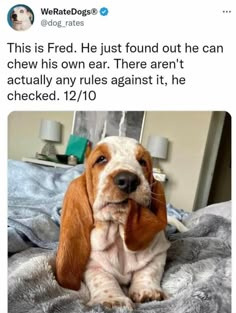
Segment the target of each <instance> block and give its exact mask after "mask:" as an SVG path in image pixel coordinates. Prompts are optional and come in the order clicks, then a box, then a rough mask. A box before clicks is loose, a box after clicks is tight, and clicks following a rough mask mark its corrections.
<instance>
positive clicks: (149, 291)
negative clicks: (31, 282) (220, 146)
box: [56, 137, 170, 309]
mask: <svg viewBox="0 0 236 313" xmlns="http://www.w3.org/2000/svg"><path fill="white" fill-rule="evenodd" d="M166 224H167V216H166V203H165V196H164V192H163V188H162V185H161V183H159V182H158V181H155V180H154V178H153V176H152V163H151V157H150V154H149V153H148V151H147V150H145V149H144V148H143V146H142V145H141V144H139V143H138V142H137V141H136V140H135V139H131V138H126V137H107V138H105V139H104V140H102V141H100V142H99V143H98V144H97V146H96V147H95V148H94V150H93V151H92V152H91V154H90V155H89V157H88V159H87V161H86V172H85V173H84V174H83V175H82V176H80V177H79V178H77V179H75V180H74V181H72V183H71V184H70V186H69V188H68V190H67V192H66V195H65V199H64V205H63V210H62V218H61V229H60V239H59V247H58V251H57V257H56V276H57V280H58V282H59V284H60V285H61V286H62V287H65V288H69V289H74V290H78V289H79V288H80V284H81V281H82V280H83V281H84V282H85V283H86V285H87V286H88V289H89V291H90V296H91V299H90V302H89V303H88V305H94V304H99V303H100V304H103V305H105V306H108V307H113V306H127V307H128V308H129V309H132V307H133V306H134V302H136V303H138V302H145V301H151V300H162V299H164V298H165V294H164V293H163V291H162V289H161V286H160V281H161V278H162V275H163V270H164V266H165V261H166V251H167V249H168V248H169V246H170V244H169V242H168V241H167V239H166V238H165V234H164V231H163V230H164V228H165V227H166ZM122 286H128V288H129V289H128V292H127V294H125V293H124V291H123V289H122Z"/></svg>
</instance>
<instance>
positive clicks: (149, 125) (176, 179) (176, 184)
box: [142, 111, 212, 211]
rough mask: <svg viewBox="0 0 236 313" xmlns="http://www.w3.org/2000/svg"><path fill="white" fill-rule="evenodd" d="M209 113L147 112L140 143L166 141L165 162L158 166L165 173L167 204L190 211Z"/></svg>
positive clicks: (208, 122) (196, 184)
mask: <svg viewBox="0 0 236 313" xmlns="http://www.w3.org/2000/svg"><path fill="white" fill-rule="evenodd" d="M211 116H212V112H173V111H172V112H147V113H146V119H145V123H144V129H143V137H142V143H143V144H144V145H146V143H147V138H148V135H159V136H164V137H167V138H168V139H169V149H168V159H167V160H160V162H159V164H160V165H161V168H162V169H163V170H164V172H165V173H166V174H167V176H168V178H169V181H168V182H167V183H165V191H166V198H167V201H168V202H170V203H172V204H173V205H174V206H175V207H177V208H182V209H184V210H188V211H192V209H193V206H194V199H195V196H196V191H197V186H198V179H199V175H200V170H201V166H202V160H203V156H204V151H205V145H206V141H207V135H208V130H209V126H210V121H211Z"/></svg>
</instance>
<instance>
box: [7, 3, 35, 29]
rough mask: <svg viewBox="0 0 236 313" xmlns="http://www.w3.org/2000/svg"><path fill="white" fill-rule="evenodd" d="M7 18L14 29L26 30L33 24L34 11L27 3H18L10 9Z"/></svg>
mask: <svg viewBox="0 0 236 313" xmlns="http://www.w3.org/2000/svg"><path fill="white" fill-rule="evenodd" d="M7 20H8V24H9V25H10V26H11V27H12V28H13V29H14V30H16V31H24V30H27V29H29V28H30V27H31V26H32V24H33V22H34V13H33V11H32V10H31V8H30V7H28V6H27V5H24V4H17V5H15V6H13V7H12V8H11V9H10V10H9V12H8V16H7Z"/></svg>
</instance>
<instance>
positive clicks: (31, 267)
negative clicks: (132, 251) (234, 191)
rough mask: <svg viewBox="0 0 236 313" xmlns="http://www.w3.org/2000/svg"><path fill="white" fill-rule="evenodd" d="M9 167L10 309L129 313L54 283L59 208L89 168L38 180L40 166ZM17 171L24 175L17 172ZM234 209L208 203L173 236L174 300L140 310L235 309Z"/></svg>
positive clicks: (168, 280) (168, 277) (168, 283)
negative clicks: (70, 186) (72, 182)
mask: <svg viewBox="0 0 236 313" xmlns="http://www.w3.org/2000/svg"><path fill="white" fill-rule="evenodd" d="M9 168H10V169H9V195H10V196H9V215H10V220H9V224H11V223H12V224H11V225H10V227H9V229H10V231H9V248H10V250H9V251H10V253H11V255H12V256H11V257H10V258H9V274H8V278H9V282H8V291H9V296H8V301H9V304H8V312H9V313H13V312H14V313H21V312H22V313H23V312H32V313H39V312H45V313H46V312H66V313H68V312H72V313H73V312H91V313H95V312H98V313H100V312H117V313H118V312H119V313H122V312H127V309H126V308H117V309H112V310H109V309H106V308H103V307H102V306H100V305H98V306H95V307H93V308H90V307H88V306H86V303H87V302H88V300H89V292H88V290H87V288H86V286H85V285H82V287H81V289H80V291H78V292H75V291H71V290H67V289H63V288H61V287H60V286H59V285H58V284H57V282H56V280H55V275H54V273H55V247H56V244H57V240H58V228H59V226H58V224H59V211H58V210H60V207H61V202H62V198H63V195H64V192H65V189H66V187H67V185H68V183H69V181H70V180H71V179H73V178H74V177H76V176H78V175H80V174H81V172H82V170H83V169H82V168H80V167H79V168H77V169H76V168H74V169H73V170H72V171H70V170H69V171H60V170H59V169H49V168H48V169H43V168H41V169H40V172H41V173H40V179H39V173H38V172H39V168H38V167H36V166H35V167H33V169H32V166H30V165H28V164H22V163H21V162H10V166H9ZM19 168H20V171H21V172H22V176H21V177H20V176H18V175H13V173H14V172H15V173H18V171H19ZM34 168H35V172H34ZM72 172H73V173H72ZM26 176H28V179H26ZM22 177H23V178H24V181H22ZM34 180H35V184H34V183H33V182H34ZM13 181H14V182H13ZM40 182H41V183H40ZM45 186H47V188H45ZM50 186H51V189H50ZM230 211H231V203H230V202H226V203H222V204H218V205H216V206H211V207H208V208H205V209H203V210H200V211H198V212H197V213H193V214H192V215H191V216H189V217H187V218H186V220H185V224H186V225H187V226H188V227H189V231H188V232H186V233H182V234H180V233H170V234H169V239H170V241H171V243H172V245H171V247H170V249H169V251H168V257H167V263H166V268H165V273H164V276H163V281H162V287H163V289H164V290H165V292H166V293H167V294H168V295H169V299H168V300H165V301H162V302H157V301H153V302H149V303H145V304H140V305H137V308H136V309H135V312H147V313H153V312H159V313H167V312H168V313H169V312H175V313H186V312H188V313H197V312H198V313H199V312H202V313H204V312H206V313H211V312H212V313H213V312H214V313H217V312H219V313H224V312H225V313H227V312H231V299H230V296H231V281H230V279H231V256H230V253H231V221H230ZM23 212H24V213H23ZM222 212H224V214H222ZM33 213H34V214H33ZM27 214H28V218H27ZM17 216H18V218H17ZM42 217H43V218H44V222H43V221H42ZM38 223H39V225H38ZM35 224H36V225H37V227H35ZM56 227H57V230H55V228H56ZM35 229H36V230H37V231H36V233H35ZM40 229H41V231H40ZM21 230H22V231H21ZM32 230H33V231H32ZM50 233H51V237H50ZM22 234H24V236H25V238H24V236H22ZM27 234H28V235H29V237H27ZM16 238H18V239H19V245H18V246H17V243H16V242H17V241H16ZM29 239H30V240H29ZM44 245H45V246H44ZM33 246H35V247H33ZM36 246H37V247H36ZM39 247H41V248H39ZM45 248H47V249H45ZM48 249H51V250H48ZM17 251H19V253H15V252H17Z"/></svg>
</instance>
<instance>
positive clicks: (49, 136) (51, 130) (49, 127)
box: [39, 120, 61, 142]
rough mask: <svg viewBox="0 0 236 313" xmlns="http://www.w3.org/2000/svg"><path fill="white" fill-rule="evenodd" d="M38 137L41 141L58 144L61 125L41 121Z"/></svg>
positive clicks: (55, 122)
mask: <svg viewBox="0 0 236 313" xmlns="http://www.w3.org/2000/svg"><path fill="white" fill-rule="evenodd" d="M39 136H40V138H41V139H43V140H48V141H54V142H60V141H61V123H59V122H57V121H53V120H41V124H40V132H39Z"/></svg>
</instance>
